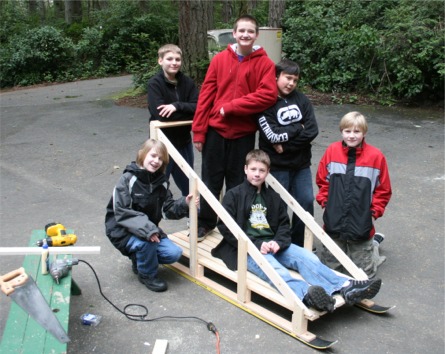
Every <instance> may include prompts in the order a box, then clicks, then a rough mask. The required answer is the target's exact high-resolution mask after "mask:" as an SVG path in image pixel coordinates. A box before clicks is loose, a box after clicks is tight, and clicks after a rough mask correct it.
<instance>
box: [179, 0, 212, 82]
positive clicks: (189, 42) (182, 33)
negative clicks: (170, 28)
mask: <svg viewBox="0 0 445 354" xmlns="http://www.w3.org/2000/svg"><path fill="white" fill-rule="evenodd" d="M211 9H212V2H211V1H207V0H181V1H179V47H180V48H181V49H182V59H183V63H182V70H183V71H184V72H185V73H187V74H188V75H189V76H190V77H192V78H193V79H194V80H195V81H196V83H201V82H202V81H203V80H204V77H205V73H206V67H204V65H203V61H206V62H207V61H208V58H209V53H208V46H207V30H208V28H207V24H208V23H207V22H208V12H209V11H211Z"/></svg>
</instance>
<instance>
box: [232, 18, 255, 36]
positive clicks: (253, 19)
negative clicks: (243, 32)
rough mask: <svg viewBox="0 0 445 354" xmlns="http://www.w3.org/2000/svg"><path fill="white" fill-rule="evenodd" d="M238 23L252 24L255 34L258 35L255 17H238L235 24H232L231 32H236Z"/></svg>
mask: <svg viewBox="0 0 445 354" xmlns="http://www.w3.org/2000/svg"><path fill="white" fill-rule="evenodd" d="M239 21H247V22H252V23H253V24H254V25H255V32H256V33H258V32H259V30H260V29H259V26H258V21H257V20H256V18H255V17H253V16H252V15H241V16H240V17H238V18H237V19H236V20H235V23H234V24H233V30H234V31H236V30H237V28H238V22H239Z"/></svg>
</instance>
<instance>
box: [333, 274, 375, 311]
mask: <svg viewBox="0 0 445 354" xmlns="http://www.w3.org/2000/svg"><path fill="white" fill-rule="evenodd" d="M381 285H382V280H381V279H373V280H352V279H351V280H349V285H346V286H345V287H343V288H342V289H341V290H340V293H341V295H342V296H343V297H344V299H345V301H346V303H347V304H348V305H353V304H355V303H357V302H360V301H362V300H364V299H372V298H373V297H374V296H376V295H377V293H378V292H379V290H380V286H381Z"/></svg>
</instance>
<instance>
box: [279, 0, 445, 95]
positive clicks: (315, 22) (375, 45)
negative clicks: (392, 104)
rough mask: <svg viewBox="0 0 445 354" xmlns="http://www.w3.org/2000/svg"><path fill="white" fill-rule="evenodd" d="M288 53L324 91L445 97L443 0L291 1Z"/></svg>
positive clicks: (287, 20) (287, 17)
mask: <svg viewBox="0 0 445 354" xmlns="http://www.w3.org/2000/svg"><path fill="white" fill-rule="evenodd" d="M284 24H285V26H284V28H285V31H284V35H283V51H284V52H285V53H287V55H288V57H289V58H290V59H293V60H295V61H297V62H298V63H299V64H300V65H301V66H302V84H307V85H310V86H312V87H313V88H315V89H318V90H321V91H324V92H334V93H335V92H340V93H341V92H361V93H373V94H375V95H377V96H384V97H386V99H387V98H388V97H392V98H396V99H407V100H414V99H415V98H416V97H419V96H422V97H427V98H428V99H435V100H437V99H443V95H444V91H443V78H444V33H445V32H444V17H443V4H442V3H441V2H439V1H429V2H416V1H408V0H401V1H390V0H381V1H360V0H352V1H349V0H335V1H334V0H326V1H323V2H321V1H289V3H288V9H287V11H286V14H285V19H284Z"/></svg>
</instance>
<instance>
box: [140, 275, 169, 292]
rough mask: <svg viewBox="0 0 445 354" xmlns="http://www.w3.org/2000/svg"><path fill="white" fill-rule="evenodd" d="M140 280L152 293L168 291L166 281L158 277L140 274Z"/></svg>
mask: <svg viewBox="0 0 445 354" xmlns="http://www.w3.org/2000/svg"><path fill="white" fill-rule="evenodd" d="M138 279H139V281H140V282H141V283H142V284H144V285H145V286H146V287H147V288H149V289H150V290H151V291H156V292H161V291H165V290H167V282H166V281H165V280H162V279H160V278H158V277H157V276H154V277H146V276H142V275H141V274H139V275H138Z"/></svg>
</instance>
